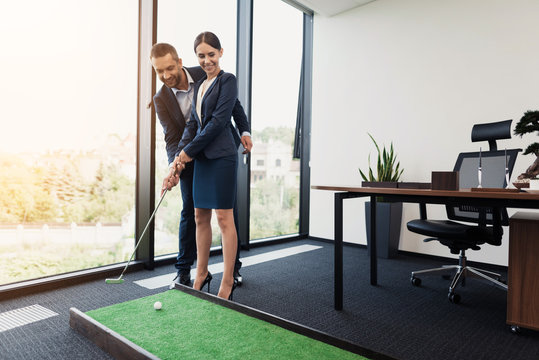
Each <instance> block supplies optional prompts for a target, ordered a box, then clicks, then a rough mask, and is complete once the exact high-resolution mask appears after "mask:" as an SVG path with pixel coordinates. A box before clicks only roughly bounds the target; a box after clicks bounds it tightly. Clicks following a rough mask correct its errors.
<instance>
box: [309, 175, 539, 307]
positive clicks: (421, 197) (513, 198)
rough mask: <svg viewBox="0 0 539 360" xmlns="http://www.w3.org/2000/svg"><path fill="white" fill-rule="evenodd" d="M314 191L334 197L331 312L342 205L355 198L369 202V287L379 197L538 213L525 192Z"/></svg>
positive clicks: (339, 287)
mask: <svg viewBox="0 0 539 360" xmlns="http://www.w3.org/2000/svg"><path fill="white" fill-rule="evenodd" d="M311 188H312V189H315V190H329V191H336V193H335V202H334V206H335V215H334V216H335V243H334V247H335V260H334V267H335V268H334V273H335V274H334V276H335V280H334V296H335V300H334V301H335V309H337V310H342V308H343V263H342V259H343V255H342V252H343V238H342V237H343V201H344V200H345V199H351V198H357V197H370V201H371V239H372V241H371V244H370V246H371V253H370V271H371V285H377V283H378V279H377V261H376V197H377V196H383V197H384V199H385V200H388V201H398V202H409V203H428V204H448V203H452V202H455V203H459V204H462V205H475V206H499V207H506V208H523V209H539V194H530V193H526V192H518V193H517V192H492V191H488V192H482V191H471V190H469V189H463V190H459V191H451V190H430V189H428V190H425V189H399V188H396V189H395V188H370V187H356V186H323V185H315V186H312V187H311Z"/></svg>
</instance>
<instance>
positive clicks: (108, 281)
mask: <svg viewBox="0 0 539 360" xmlns="http://www.w3.org/2000/svg"><path fill="white" fill-rule="evenodd" d="M123 282H124V279H122V278H119V279H105V283H107V284H123Z"/></svg>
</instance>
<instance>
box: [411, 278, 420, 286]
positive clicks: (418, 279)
mask: <svg viewBox="0 0 539 360" xmlns="http://www.w3.org/2000/svg"><path fill="white" fill-rule="evenodd" d="M410 281H411V282H412V285H413V286H419V285H421V279H420V278H416V277H412V278H411V279H410Z"/></svg>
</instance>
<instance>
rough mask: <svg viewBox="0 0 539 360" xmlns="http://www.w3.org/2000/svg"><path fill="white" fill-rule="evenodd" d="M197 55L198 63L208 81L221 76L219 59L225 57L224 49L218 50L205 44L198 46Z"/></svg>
mask: <svg viewBox="0 0 539 360" xmlns="http://www.w3.org/2000/svg"><path fill="white" fill-rule="evenodd" d="M196 54H197V58H198V63H199V64H200V67H202V69H203V70H204V71H205V72H206V74H207V75H208V79H210V78H212V77H215V76H217V74H219V71H221V68H220V67H219V58H220V57H221V56H223V49H221V50H217V49H216V48H214V47H212V46H210V45H208V44H206V43H204V42H203V43H200V45H198V46H197V48H196Z"/></svg>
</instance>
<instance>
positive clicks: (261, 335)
mask: <svg viewBox="0 0 539 360" xmlns="http://www.w3.org/2000/svg"><path fill="white" fill-rule="evenodd" d="M156 301H161V303H162V304H163V307H162V309H161V310H154V308H153V305H154V303H155V302H156ZM86 314H87V315H88V316H90V317H92V318H93V319H95V320H97V321H99V322H100V323H101V324H103V325H105V326H107V327H108V328H110V329H111V330H114V331H115V332H117V333H118V334H120V335H122V336H123V337H125V338H127V339H129V340H130V341H132V342H133V343H135V344H137V345H139V346H141V347H142V348H144V349H146V350H147V351H149V352H151V353H152V354H154V355H156V356H157V357H159V358H161V359H180V358H181V359H204V360H207V359H309V360H311V359H339V360H340V359H343V360H345V359H366V358H365V357H362V356H359V355H357V354H354V353H351V352H348V351H346V350H343V349H339V348H337V347H335V346H332V345H329V344H326V343H323V342H321V341H317V340H314V339H311V338H309V337H306V336H303V335H300V334H297V333H295V332H292V331H289V330H286V329H283V328H281V327H279V326H276V325H273V324H270V323H267V322H265V321H262V320H259V319H256V318H253V317H250V316H247V315H245V314H242V313H240V312H238V311H235V310H232V309H228V308H225V307H223V306H220V305H218V304H214V303H212V302H209V301H206V300H203V299H199V298H197V297H195V296H192V295H189V294H186V293H184V292H182V291H178V290H169V291H166V292H163V293H161V294H156V295H152V296H148V297H144V298H141V299H136V300H132V301H128V302H124V303H120V304H116V305H112V306H108V307H104V308H100V309H96V310H92V311H89V312H87V313H86Z"/></svg>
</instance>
